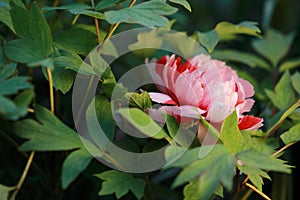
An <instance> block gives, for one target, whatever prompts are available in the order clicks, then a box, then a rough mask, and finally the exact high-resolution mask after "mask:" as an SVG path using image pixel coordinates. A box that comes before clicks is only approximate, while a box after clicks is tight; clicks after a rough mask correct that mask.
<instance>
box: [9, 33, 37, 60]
mask: <svg viewBox="0 0 300 200" xmlns="http://www.w3.org/2000/svg"><path fill="white" fill-rule="evenodd" d="M37 48H38V47H36V46H35V45H34V44H33V43H32V41H30V40H21V39H20V40H12V41H9V42H8V43H6V45H5V46H4V51H5V54H6V55H7V57H9V58H10V59H12V60H13V61H15V62H19V63H33V62H37V61H40V60H43V56H42V54H41V52H40V51H38V50H37Z"/></svg>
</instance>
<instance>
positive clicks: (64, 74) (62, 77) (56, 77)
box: [43, 68, 74, 94]
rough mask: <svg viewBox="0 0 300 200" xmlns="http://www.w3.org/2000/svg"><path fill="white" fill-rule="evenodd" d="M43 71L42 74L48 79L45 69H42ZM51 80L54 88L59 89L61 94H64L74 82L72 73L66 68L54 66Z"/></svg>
mask: <svg viewBox="0 0 300 200" xmlns="http://www.w3.org/2000/svg"><path fill="white" fill-rule="evenodd" d="M44 69H45V68H44ZM43 72H44V76H45V77H46V79H47V80H48V75H47V73H46V71H45V70H43ZM52 81H53V87H54V88H55V89H56V90H60V91H61V92H62V93H63V94H66V93H67V92H68V91H69V90H70V89H71V87H72V85H73V83H74V73H73V72H72V71H70V70H67V69H63V68H54V70H52Z"/></svg>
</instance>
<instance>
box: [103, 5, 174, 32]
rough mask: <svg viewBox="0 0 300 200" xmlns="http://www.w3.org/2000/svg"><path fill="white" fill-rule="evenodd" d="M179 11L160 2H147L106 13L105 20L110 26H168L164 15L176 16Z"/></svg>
mask: <svg viewBox="0 0 300 200" xmlns="http://www.w3.org/2000/svg"><path fill="white" fill-rule="evenodd" d="M177 10H178V9H177V8H174V7H171V6H170V5H168V4H166V3H165V2H162V1H159V0H153V1H147V2H144V3H140V4H138V5H135V6H132V7H130V8H123V9H120V10H116V11H108V12H105V13H104V15H105V19H106V20H107V21H108V22H109V23H110V24H115V23H118V22H126V23H137V24H141V25H144V26H149V27H153V26H162V27H167V26H168V19H167V18H166V17H163V15H171V14H174V13H175V12H176V11H177Z"/></svg>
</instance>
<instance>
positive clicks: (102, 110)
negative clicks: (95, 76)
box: [86, 94, 115, 146]
mask: <svg viewBox="0 0 300 200" xmlns="http://www.w3.org/2000/svg"><path fill="white" fill-rule="evenodd" d="M93 106H94V108H93ZM93 109H95V111H96V116H97V120H98V123H99V125H100V126H101V129H102V130H103V132H104V134H105V136H106V137H107V138H108V139H109V140H112V139H113V138H114V136H115V120H114V117H113V114H112V110H111V102H110V101H109V100H108V98H107V97H106V96H104V95H101V94H98V95H96V96H95V99H94V100H93V101H92V102H91V104H90V105H89V107H88V109H87V113H86V117H87V123H88V129H89V133H90V135H91V137H92V138H93V141H95V143H96V144H98V145H99V144H101V143H103V142H104V141H103V138H102V137H103V136H101V134H100V133H98V132H99V130H97V129H95V128H94V127H95V125H94V124H93V123H94V122H93V121H92V117H93V115H92V112H93ZM100 146H104V145H103V144H102V145H100Z"/></svg>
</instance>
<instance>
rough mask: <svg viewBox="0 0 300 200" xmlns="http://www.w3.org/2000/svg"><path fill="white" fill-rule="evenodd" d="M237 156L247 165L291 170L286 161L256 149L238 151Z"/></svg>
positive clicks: (281, 170)
mask: <svg viewBox="0 0 300 200" xmlns="http://www.w3.org/2000/svg"><path fill="white" fill-rule="evenodd" d="M237 158H238V159H240V160H241V162H242V166H243V165H245V166H247V167H252V168H258V169H263V170H272V171H278V172H285V173H290V172H291V169H290V166H289V165H286V164H284V163H285V161H283V160H280V159H277V158H274V157H271V156H270V155H267V154H265V153H262V152H260V151H256V150H254V149H248V150H246V151H243V152H240V153H238V154H237Z"/></svg>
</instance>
